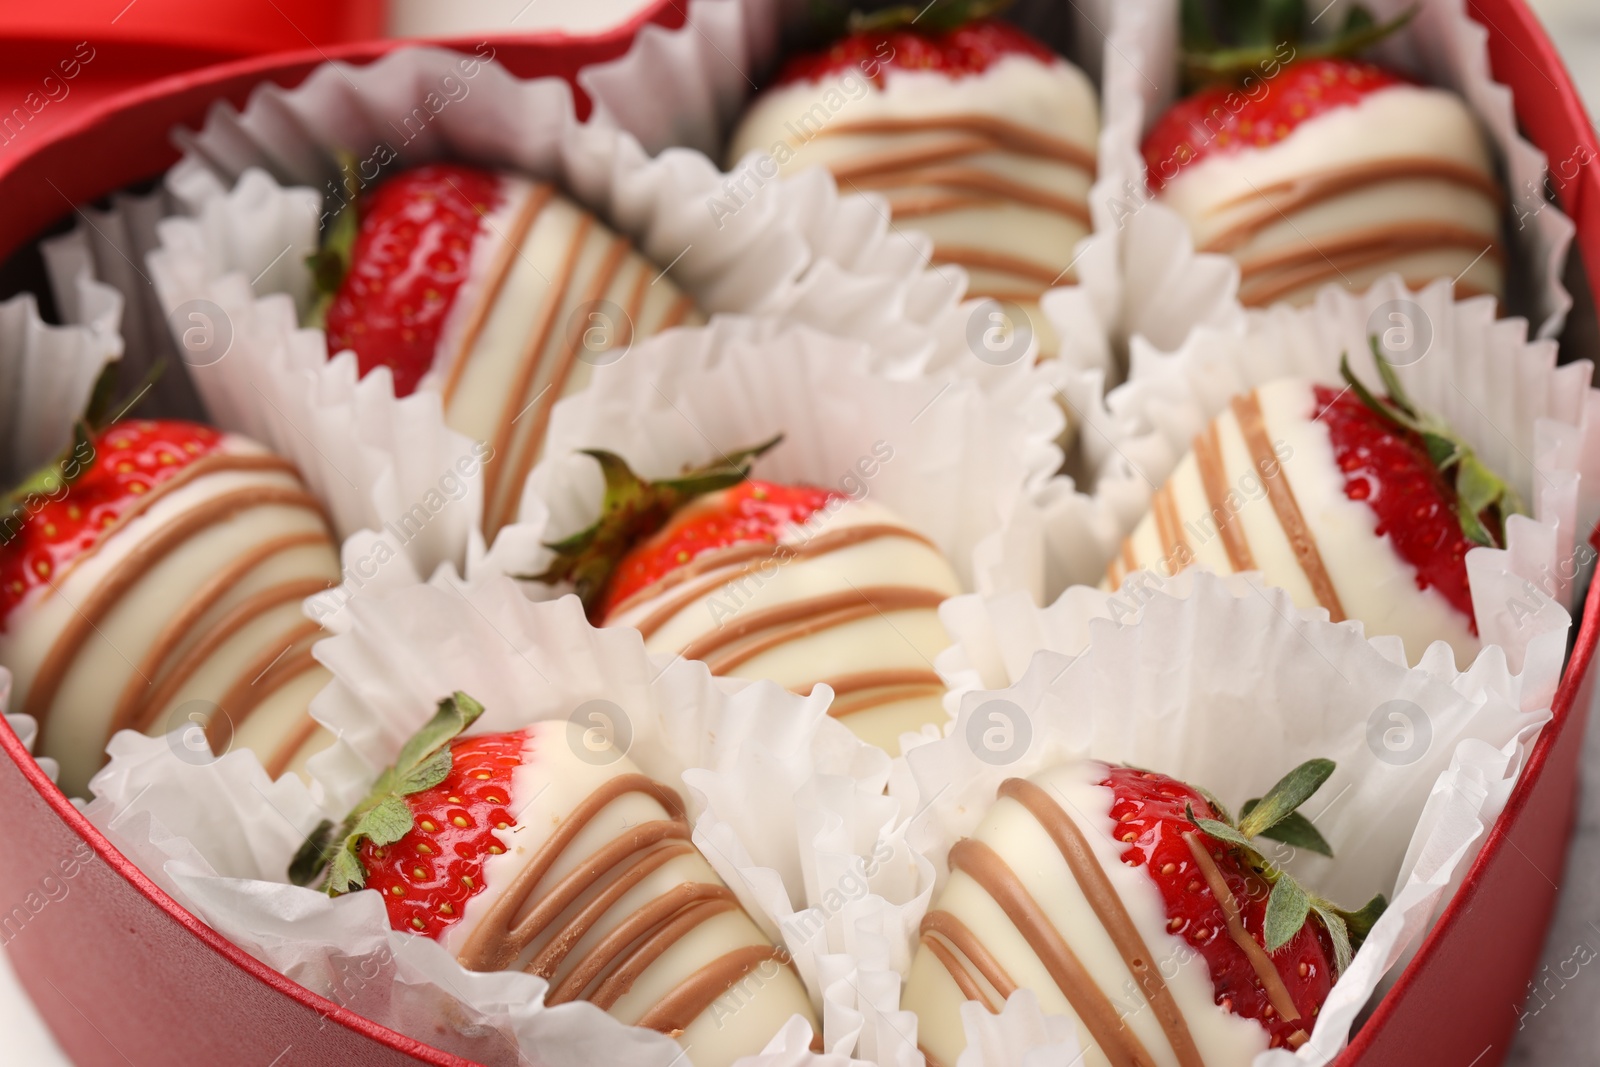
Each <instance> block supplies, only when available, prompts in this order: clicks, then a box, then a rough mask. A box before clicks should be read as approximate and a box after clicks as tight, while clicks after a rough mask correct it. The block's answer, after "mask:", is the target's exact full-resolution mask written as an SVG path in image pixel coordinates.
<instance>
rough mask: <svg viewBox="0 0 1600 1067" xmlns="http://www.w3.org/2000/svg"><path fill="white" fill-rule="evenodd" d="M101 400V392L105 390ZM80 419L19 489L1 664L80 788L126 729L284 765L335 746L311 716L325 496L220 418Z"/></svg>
mask: <svg viewBox="0 0 1600 1067" xmlns="http://www.w3.org/2000/svg"><path fill="white" fill-rule="evenodd" d="M100 395H101V396H102V397H103V395H104V393H103V390H102V391H100ZM97 421H98V420H96V419H94V418H89V419H86V420H84V421H82V422H80V423H79V424H78V427H77V431H76V434H75V439H74V441H73V444H72V445H71V446H70V447H69V448H68V449H67V450H66V451H65V452H64V453H63V454H62V456H61V457H60V458H59V459H58V460H57V461H56V462H55V463H53V464H52V465H51V466H50V467H49V468H47V469H45V470H43V471H41V472H40V473H39V474H38V475H36V476H35V477H33V478H32V479H30V480H29V481H28V482H27V483H25V484H24V485H23V486H21V487H19V489H17V490H16V491H14V492H12V493H11V494H9V495H8V496H7V497H6V500H5V513H4V515H3V516H0V665H4V666H5V667H7V668H8V669H9V670H10V671H11V674H12V677H13V680H14V688H13V691H12V705H11V710H13V711H17V712H23V713H26V714H28V715H32V716H33V717H34V718H36V719H37V720H39V728H40V738H39V751H40V753H41V754H42V755H45V756H49V757H51V758H53V759H56V760H57V761H58V762H59V763H60V764H61V783H62V785H63V787H64V788H66V789H67V790H68V791H69V792H72V793H81V792H82V791H83V790H84V787H85V786H86V785H87V783H88V780H89V777H90V775H91V774H93V773H94V771H95V770H96V769H97V768H98V767H99V766H100V764H101V762H102V759H103V752H104V748H105V745H106V742H107V741H108V740H109V738H110V736H111V734H112V733H114V732H116V731H117V730H122V729H133V730H141V731H145V732H150V733H155V734H160V733H165V732H167V731H169V730H172V729H174V728H175V727H180V726H181V727H184V728H186V729H188V730H190V731H191V732H192V736H191V735H186V736H185V737H184V741H183V743H184V744H185V745H187V746H189V747H190V748H192V749H194V750H195V751H196V753H197V755H203V754H204V748H205V746H204V745H202V744H201V740H200V728H202V727H203V729H204V734H205V740H206V742H207V743H209V744H210V746H211V747H212V748H213V749H215V750H216V751H218V752H221V751H226V750H227V749H228V748H230V747H234V746H244V747H249V748H252V749H255V750H256V751H257V752H258V753H259V754H260V755H261V758H262V761H263V763H265V764H266V766H267V767H268V769H269V771H271V772H272V773H273V774H278V773H281V772H283V771H284V770H288V769H293V768H296V767H298V765H299V764H300V762H302V761H303V760H304V759H305V757H306V756H307V755H309V754H310V753H311V752H312V751H315V750H316V749H319V748H321V747H323V746H324V745H326V744H327V743H328V740H329V738H328V736H327V735H326V734H325V733H323V732H322V731H321V730H320V729H319V728H318V727H317V726H316V724H315V723H314V722H312V720H311V719H310V717H309V716H308V715H307V711H306V709H307V706H308V704H309V702H310V699H311V696H312V695H313V694H314V693H315V692H316V691H317V690H318V689H320V688H321V687H322V685H323V683H324V682H325V681H326V680H327V675H326V673H325V672H324V670H323V668H322V667H320V666H319V665H318V664H317V663H316V662H315V661H314V660H313V659H312V658H311V652H310V646H311V643H312V642H313V641H314V640H315V639H316V636H317V634H318V632H319V631H318V627H317V625H316V624H315V623H314V622H311V621H310V620H308V619H307V618H305V616H304V615H302V614H301V611H300V604H301V601H303V600H304V599H305V598H306V597H308V596H310V595H312V594H313V593H317V592H320V591H322V590H323V589H326V588H327V587H328V586H330V585H332V584H334V583H336V582H337V581H338V579H339V563H338V553H337V550H336V549H335V547H334V544H333V541H332V539H331V536H330V534H329V530H328V524H327V520H326V518H325V517H324V515H323V512H322V508H321V506H320V505H319V504H318V503H317V501H316V500H314V499H313V498H312V497H311V496H310V495H309V494H307V492H306V490H305V487H304V485H302V484H301V481H300V477H299V475H298V474H297V473H296V471H295V469H294V467H293V466H292V465H291V464H290V463H288V462H287V461H286V460H283V459H280V458H279V457H277V456H274V455H272V454H271V453H269V452H267V451H266V450H265V449H264V448H262V447H261V446H260V445H257V444H255V443H254V442H252V441H248V440H246V439H244V438H242V437H237V436H235V435H233V434H225V433H221V432H219V431H217V430H213V429H211V428H210V427H206V426H198V425H195V424H193V423H187V422H176V421H170V420H148V419H135V420H129V421H125V422H117V423H113V424H112V425H110V426H106V427H100V426H98V425H96V422H97Z"/></svg>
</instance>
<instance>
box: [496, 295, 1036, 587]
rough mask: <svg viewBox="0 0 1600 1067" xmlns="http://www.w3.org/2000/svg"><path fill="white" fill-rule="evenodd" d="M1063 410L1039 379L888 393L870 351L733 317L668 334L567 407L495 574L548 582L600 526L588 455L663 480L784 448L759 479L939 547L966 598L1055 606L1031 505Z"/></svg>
mask: <svg viewBox="0 0 1600 1067" xmlns="http://www.w3.org/2000/svg"><path fill="white" fill-rule="evenodd" d="M1053 396H1054V390H1053V389H1052V387H1051V385H1050V384H1049V382H1048V381H1046V380H1044V379H1043V378H1042V377H1041V376H1040V375H1039V374H1037V373H1036V372H1035V371H1034V369H1033V368H1032V367H1029V366H1027V365H1017V366H1015V367H1013V368H1011V372H1010V374H1009V375H1008V376H1006V377H1002V378H998V379H996V380H994V381H991V382H988V383H983V384H980V383H978V382H975V381H973V380H972V379H969V378H964V377H959V376H956V375H953V374H943V375H929V376H923V377H919V378H916V379H907V380H895V379H890V378H885V377H883V376H881V375H878V374H875V373H874V372H873V366H872V352H871V350H870V348H868V347H867V346H864V345H860V344H856V343H853V342H849V341H844V340H841V339H839V338H834V337H829V336H827V335H825V334H821V333H817V332H815V331H812V330H808V329H805V328H803V327H792V326H786V325H783V324H779V323H774V322H772V321H771V320H756V319H738V318H733V317H727V318H723V319H721V320H718V321H715V322H713V323H712V324H711V325H710V326H708V327H707V328H705V329H703V330H680V331H676V332H674V333H670V334H665V335H662V336H660V337H657V338H652V339H650V340H649V341H646V342H643V343H641V344H639V345H638V346H636V347H635V348H634V350H633V351H632V352H630V353H629V355H628V357H627V358H626V359H624V360H621V361H619V362H617V363H615V364H612V365H609V366H605V367H600V368H597V369H596V371H595V375H594V379H593V381H592V383H591V385H590V387H589V388H588V389H587V390H585V391H584V392H582V393H579V394H577V395H575V396H572V397H569V398H567V399H565V400H563V401H561V402H560V403H559V404H558V405H557V406H556V409H555V413H554V415H553V416H552V418H551V423H550V433H549V436H548V438H547V445H546V449H545V458H544V459H542V460H541V461H540V463H539V465H538V466H537V467H535V468H534V471H533V473H532V474H531V475H530V476H529V479H528V483H527V487H526V489H525V491H524V495H523V509H522V514H521V521H520V522H519V523H518V524H516V525H515V526H513V527H511V528H509V529H508V530H507V531H505V532H503V533H502V534H501V536H500V538H499V539H497V541H496V543H495V551H494V552H491V553H490V554H489V557H488V559H486V560H485V565H486V566H487V567H488V568H489V570H490V571H498V572H503V573H513V574H518V573H520V574H532V573H538V572H539V571H541V570H543V569H544V568H545V566H546V565H547V564H548V562H549V559H550V553H549V550H548V549H545V548H543V547H542V544H541V542H544V541H553V540H556V539H558V538H560V537H564V536H567V535H569V534H572V533H575V532H577V531H578V530H580V529H583V528H584V527H585V526H587V525H589V524H590V523H591V522H593V520H594V518H595V517H596V516H597V515H598V513H599V502H600V491H601V480H600V475H599V469H598V467H597V466H596V464H595V463H594V461H593V460H592V459H589V458H588V457H586V456H582V455H578V454H577V453H578V452H579V450H580V449H585V448H604V449H608V450H610V451H612V452H615V453H617V454H618V455H621V456H622V457H623V458H624V459H626V460H628V461H629V463H630V465H632V466H633V467H634V468H635V469H636V470H637V471H639V473H641V474H642V475H644V476H646V477H663V476H666V475H669V474H673V473H676V472H679V471H681V470H683V469H684V467H685V466H686V465H690V466H698V465H703V464H705V463H707V462H710V461H712V460H714V459H716V458H717V455H718V450H721V451H724V452H726V451H732V450H735V449H738V448H746V447H749V446H751V445H755V444H759V443H761V442H762V441H766V440H768V439H770V438H771V437H773V436H774V435H776V434H779V433H781V434H783V435H784V440H783V442H782V444H780V445H779V446H778V447H776V448H775V449H773V450H772V451H771V452H770V453H768V454H767V455H765V456H763V457H762V458H761V459H760V460H759V461H758V462H757V464H756V466H755V475H756V476H757V477H760V478H765V479H768V480H774V481H780V482H790V483H801V484H809V485H818V486H825V487H829V488H836V489H840V490H841V491H846V492H850V493H851V495H853V496H858V497H860V496H864V497H866V498H867V499H871V500H874V501H876V502H878V503H880V504H883V505H885V506H887V507H889V508H891V509H892V510H894V511H895V512H896V513H897V514H899V515H900V517H901V518H903V519H904V520H906V521H907V522H908V523H910V524H911V525H912V526H913V527H914V528H916V529H917V530H918V531H920V532H921V533H923V534H924V535H925V536H927V537H928V538H929V539H930V540H931V541H933V543H934V544H935V545H937V546H938V547H939V549H940V550H941V551H942V552H943V553H944V554H945V556H946V558H948V559H949V561H950V563H951V565H952V566H953V567H954V568H955V571H956V574H957V575H958V576H959V578H960V579H961V581H962V584H963V585H964V587H966V588H968V589H972V590H981V591H1003V590H1009V589H1023V590H1026V591H1028V592H1029V593H1030V594H1031V595H1033V596H1039V595H1041V593H1042V582H1043V570H1042V562H1043V561H1042V553H1041V552H1040V550H1039V549H1040V545H1041V540H1040V527H1039V515H1038V512H1037V509H1036V508H1035V507H1034V506H1033V504H1032V500H1031V492H1032V491H1033V490H1035V489H1037V487H1039V486H1041V485H1043V484H1044V483H1045V482H1047V481H1048V480H1049V478H1050V475H1051V473H1052V472H1053V471H1054V470H1055V469H1056V467H1058V466H1059V465H1060V455H1061V453H1060V449H1059V448H1058V447H1057V446H1056V445H1055V443H1054V442H1055V438H1056V436H1057V435H1058V434H1059V433H1060V431H1061V425H1062V417H1061V412H1060V410H1059V408H1058V407H1057V406H1056V405H1055V404H1054V403H1053V402H1052V401H1053ZM874 446H878V447H879V449H880V453H881V452H882V451H884V450H885V449H884V446H887V450H890V451H891V452H892V454H891V455H890V457H889V458H888V459H885V460H884V461H883V462H882V463H881V465H878V469H877V471H876V473H875V474H873V476H872V477H871V478H864V477H862V476H861V475H860V473H859V471H858V466H859V463H860V461H861V459H862V458H863V457H866V456H871V455H873V454H874V452H873V449H874ZM852 486H860V489H859V491H857V490H855V489H852V488H851V487H852ZM537 590H538V587H537V586H536V585H535V584H533V583H530V584H529V591H530V593H531V594H534V595H538V591H537Z"/></svg>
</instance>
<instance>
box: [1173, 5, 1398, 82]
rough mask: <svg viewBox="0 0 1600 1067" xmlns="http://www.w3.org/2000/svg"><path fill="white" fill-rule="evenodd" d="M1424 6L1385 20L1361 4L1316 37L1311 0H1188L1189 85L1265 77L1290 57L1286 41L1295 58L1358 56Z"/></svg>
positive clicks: (1185, 76)
mask: <svg viewBox="0 0 1600 1067" xmlns="http://www.w3.org/2000/svg"><path fill="white" fill-rule="evenodd" d="M1418 9H1419V8H1418V5H1413V6H1411V7H1409V8H1407V9H1406V10H1405V11H1403V12H1401V13H1400V14H1399V15H1397V16H1395V17H1394V18H1392V19H1390V20H1389V21H1387V22H1382V23H1380V22H1378V21H1377V20H1376V19H1375V18H1373V16H1372V13H1371V12H1370V11H1368V10H1367V9H1366V8H1365V7H1363V6H1361V5H1360V4H1357V5H1355V6H1354V7H1352V8H1351V9H1350V12H1349V14H1348V15H1346V16H1345V21H1344V25H1343V26H1342V27H1340V28H1339V30H1338V31H1337V32H1336V33H1334V34H1333V36H1331V37H1329V38H1327V39H1325V40H1321V41H1312V40H1311V33H1312V25H1313V22H1314V20H1313V19H1312V17H1311V13H1310V11H1309V10H1308V8H1307V5H1306V3H1305V0H1183V7H1182V12H1181V16H1180V17H1181V23H1182V36H1183V58H1182V62H1183V79H1184V85H1185V87H1186V88H1187V89H1188V90H1190V91H1193V90H1195V89H1201V88H1204V87H1206V86H1208V85H1215V84H1219V83H1221V84H1236V83H1238V82H1240V81H1241V80H1242V79H1243V78H1244V77H1245V76H1246V75H1249V74H1254V75H1256V76H1257V77H1260V76H1262V73H1263V71H1266V70H1270V69H1272V67H1273V65H1274V64H1281V63H1282V62H1284V58H1283V56H1282V55H1281V54H1280V50H1281V49H1282V48H1283V47H1284V46H1285V45H1288V46H1292V47H1293V49H1294V52H1293V58H1294V60H1295V61H1300V60H1310V59H1339V58H1348V57H1351V56H1355V55H1357V54H1359V53H1361V52H1364V51H1366V50H1367V49H1368V48H1371V47H1372V46H1373V45H1375V44H1377V43H1378V42H1380V41H1382V40H1383V39H1384V38H1386V37H1388V36H1389V35H1390V34H1392V33H1395V32H1396V31H1398V30H1399V29H1401V28H1402V27H1404V26H1405V25H1406V24H1407V23H1408V22H1410V21H1411V20H1412V19H1413V18H1415V17H1416V14H1417V11H1418Z"/></svg>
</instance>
